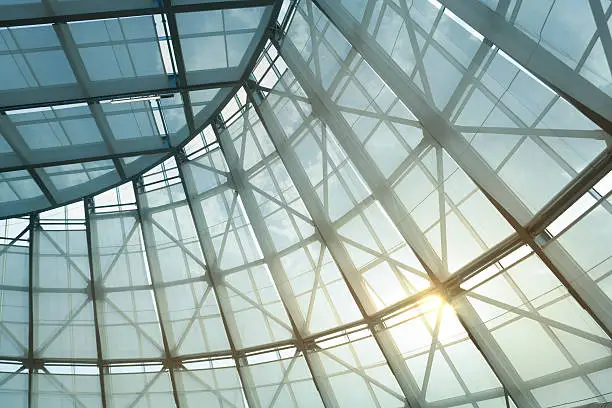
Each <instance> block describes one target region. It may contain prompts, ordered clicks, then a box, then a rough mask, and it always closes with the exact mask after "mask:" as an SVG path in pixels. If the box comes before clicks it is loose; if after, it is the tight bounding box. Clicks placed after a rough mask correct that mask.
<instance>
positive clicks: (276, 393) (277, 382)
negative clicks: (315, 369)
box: [240, 353, 323, 408]
mask: <svg viewBox="0 0 612 408" xmlns="http://www.w3.org/2000/svg"><path fill="white" fill-rule="evenodd" d="M240 370H241V371H243V372H244V376H245V377H246V378H248V379H249V380H248V384H249V385H248V386H247V389H246V390H245V392H247V393H252V395H253V396H254V397H255V398H256V399H257V402H258V403H259V404H260V405H259V406H261V407H268V408H281V407H283V408H284V407H288V408H310V407H321V408H322V407H323V402H322V401H321V397H320V396H319V392H318V391H317V388H316V387H315V384H314V382H313V380H312V376H311V375H310V371H309V369H308V365H307V363H306V360H305V359H304V356H303V355H301V354H299V353H296V354H295V356H293V357H292V358H286V359H282V360H277V361H270V362H265V363H260V364H253V365H246V366H244V367H240Z"/></svg>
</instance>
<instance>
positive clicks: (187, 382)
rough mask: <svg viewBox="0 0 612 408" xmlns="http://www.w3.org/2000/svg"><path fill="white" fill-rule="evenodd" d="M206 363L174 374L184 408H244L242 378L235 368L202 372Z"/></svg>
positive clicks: (188, 364)
mask: <svg viewBox="0 0 612 408" xmlns="http://www.w3.org/2000/svg"><path fill="white" fill-rule="evenodd" d="M202 365H205V366H208V364H204V363H186V364H185V366H187V367H188V368H186V369H181V370H177V371H175V372H174V378H175V379H176V384H177V393H178V396H179V401H180V403H181V407H188V408H197V407H219V408H222V407H223V408H224V407H235V408H244V407H245V404H244V398H243V395H242V386H241V383H240V377H239V376H238V371H237V370H236V368H235V367H227V368H209V367H206V368H204V369H200V368H201V366H202Z"/></svg>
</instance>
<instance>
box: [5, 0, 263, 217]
mask: <svg viewBox="0 0 612 408" xmlns="http://www.w3.org/2000/svg"><path fill="white" fill-rule="evenodd" d="M47 3H48V2H46V1H42V2H39V1H8V2H7V1H3V2H0V16H1V17H0V19H3V20H2V23H0V160H1V162H2V164H1V165H0V172H1V173H0V174H1V176H0V177H2V181H1V184H0V217H6V216H10V215H18V214H23V213H26V212H30V211H35V210H41V209H44V208H48V207H52V206H57V205H60V204H64V203H67V202H70V201H73V200H75V199H78V198H81V197H83V196H85V195H89V194H92V193H96V192H100V191H101V190H104V189H106V188H109V187H111V186H112V185H116V184H117V183H119V182H121V181H125V180H126V179H128V178H130V177H132V176H134V175H135V174H138V173H141V172H142V171H144V170H146V169H147V168H150V167H151V165H152V164H154V163H155V162H159V161H160V160H161V159H163V158H165V157H169V156H171V155H173V154H175V153H176V151H177V149H179V148H180V147H181V146H182V145H184V144H185V143H186V142H187V140H189V139H190V138H191V137H193V136H194V135H195V134H196V133H197V132H199V131H200V130H201V129H202V127H203V126H204V125H205V124H206V123H207V122H208V121H209V120H210V117H211V116H212V115H213V114H214V113H215V112H216V111H217V110H219V109H220V107H222V106H223V105H224V104H225V102H226V101H227V98H228V97H229V95H230V94H231V93H233V92H234V91H235V88H236V87H237V86H239V84H240V82H241V81H242V80H244V79H245V78H246V75H248V73H249V72H250V70H251V67H252V64H253V62H254V57H255V56H256V55H257V53H258V49H260V47H261V46H263V38H264V33H265V30H266V27H267V26H268V25H269V22H270V21H271V19H272V15H273V14H274V8H273V5H274V2H273V1H251V2H240V3H236V2H233V1H226V2H214V3H211V2H209V1H189V2H177V3H176V4H175V2H172V3H170V2H162V1H160V2H152V1H144V0H142V1H140V0H134V1H131V2H107V1H76V0H73V1H62V2H54V3H53V5H50V4H47ZM113 6H114V7H116V8H117V9H113ZM7 17H8V18H7ZM49 67H52V69H50V68H49Z"/></svg>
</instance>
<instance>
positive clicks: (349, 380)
mask: <svg viewBox="0 0 612 408" xmlns="http://www.w3.org/2000/svg"><path fill="white" fill-rule="evenodd" d="M322 347H323V349H321V350H319V351H316V352H311V353H310V354H309V356H311V357H312V358H316V359H319V362H320V364H321V366H322V369H323V371H322V375H324V376H325V378H321V381H328V382H329V384H330V386H331V390H332V392H333V397H334V398H335V399H336V401H337V402H338V405H339V406H341V407H356V406H359V407H364V408H366V407H378V406H390V407H392V406H403V405H404V395H403V394H402V392H401V390H400V388H399V385H398V384H397V381H396V379H395V377H394V376H393V374H392V373H391V370H390V369H389V366H388V365H387V363H386V360H385V358H384V357H383V355H382V353H381V351H380V349H379V348H378V345H377V344H376V341H375V340H374V339H373V338H372V337H369V336H368V337H364V338H362V339H359V340H354V341H352V342H350V343H347V344H343V345H339V346H333V347H330V348H325V345H323V344H322ZM347 390H350V392H347Z"/></svg>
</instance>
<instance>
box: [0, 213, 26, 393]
mask: <svg viewBox="0 0 612 408" xmlns="http://www.w3.org/2000/svg"><path fill="white" fill-rule="evenodd" d="M10 221H14V220H9V222H10ZM28 254H29V251H28V248H24V247H18V246H8V245H0V355H2V356H6V357H18V356H22V357H23V356H26V355H27V354H28V321H29V306H28V286H29V278H28V275H29V272H28V265H29V261H28ZM0 382H2V381H1V380H0ZM0 389H1V387H0Z"/></svg>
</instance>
